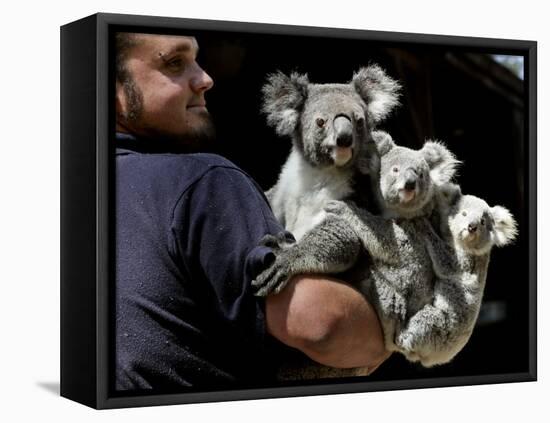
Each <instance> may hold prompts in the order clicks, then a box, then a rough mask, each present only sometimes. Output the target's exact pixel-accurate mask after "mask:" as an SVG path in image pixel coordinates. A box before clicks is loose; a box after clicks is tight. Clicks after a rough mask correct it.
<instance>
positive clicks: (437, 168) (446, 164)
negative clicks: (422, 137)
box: [420, 141, 460, 185]
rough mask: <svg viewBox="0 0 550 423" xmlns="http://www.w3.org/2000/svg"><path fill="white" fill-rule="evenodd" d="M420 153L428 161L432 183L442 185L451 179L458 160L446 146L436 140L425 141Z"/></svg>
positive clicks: (458, 162)
mask: <svg viewBox="0 0 550 423" xmlns="http://www.w3.org/2000/svg"><path fill="white" fill-rule="evenodd" d="M420 153H421V154H422V155H423V156H424V159H425V160H426V162H428V166H429V167H430V176H431V179H432V181H433V182H434V184H436V185H443V184H446V183H448V182H450V181H451V180H452V179H453V177H454V176H455V173H456V168H457V166H458V165H459V164H460V161H459V160H457V159H456V158H455V156H454V154H453V153H451V151H450V150H449V149H448V148H447V147H445V146H444V145H443V144H441V143H439V142H436V141H427V142H426V143H425V144H424V147H422V149H421V150H420Z"/></svg>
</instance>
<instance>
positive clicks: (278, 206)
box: [262, 65, 399, 239]
mask: <svg viewBox="0 0 550 423" xmlns="http://www.w3.org/2000/svg"><path fill="white" fill-rule="evenodd" d="M262 91H263V112H264V113H265V114H266V115H267V122H268V124H269V125H271V126H273V127H275V130H276V132H277V134H278V135H280V136H288V137H290V138H291V139H292V150H291V152H290V155H289V157H288V159H287V161H286V163H285V164H284V166H283V168H282V170H281V174H280V175H279V179H278V181H277V183H276V184H275V185H274V186H273V187H272V188H271V189H270V190H269V191H267V192H266V196H267V198H268V200H269V202H270V204H271V207H272V209H273V212H274V214H275V217H276V218H277V219H278V220H279V222H281V224H282V225H283V226H284V227H285V229H286V230H288V231H290V232H292V234H293V235H294V237H295V238H296V239H300V238H301V237H302V236H303V235H304V234H305V233H306V232H307V231H308V230H309V229H311V228H312V227H313V226H315V225H316V224H318V223H319V222H321V221H322V220H323V219H324V216H325V211H324V206H325V204H326V203H327V202H328V201H329V200H336V199H344V198H346V197H349V196H351V195H352V194H353V191H354V187H353V179H354V173H355V172H356V170H357V163H358V160H359V158H362V160H364V159H365V158H367V157H368V156H369V152H368V148H369V144H372V143H371V142H370V141H371V138H372V133H373V131H374V129H375V127H376V125H377V124H379V123H380V122H381V121H382V120H383V119H384V118H385V117H386V116H387V115H388V114H389V113H390V112H391V110H392V109H393V108H394V107H395V106H396V105H397V104H398V91H399V84H398V83H397V82H396V81H394V80H393V79H392V78H390V77H389V76H388V75H387V74H386V73H385V72H384V71H383V70H382V69H381V68H380V67H379V66H377V65H370V66H367V67H364V68H361V69H359V71H358V72H357V73H355V74H354V75H353V78H352V80H351V81H350V82H349V83H347V84H334V83H333V84H312V83H310V82H309V80H308V77H307V75H298V74H295V73H293V74H292V75H290V77H288V76H286V75H284V74H283V73H280V72H279V73H276V74H273V75H271V76H270V77H269V78H268V82H267V84H266V85H265V86H264V87H263V89H262Z"/></svg>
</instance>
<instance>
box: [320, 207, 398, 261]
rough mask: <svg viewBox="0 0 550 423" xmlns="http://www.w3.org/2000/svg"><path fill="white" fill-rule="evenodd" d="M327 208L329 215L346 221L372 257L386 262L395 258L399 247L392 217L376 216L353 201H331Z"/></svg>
mask: <svg viewBox="0 0 550 423" xmlns="http://www.w3.org/2000/svg"><path fill="white" fill-rule="evenodd" d="M325 210H326V211H327V213H328V215H329V216H331V215H334V216H338V217H339V218H340V219H342V220H343V221H345V222H346V224H347V226H348V228H349V229H351V230H353V231H354V232H355V233H356V234H357V235H356V236H357V237H358V238H359V239H360V241H361V245H362V247H363V248H364V249H366V251H367V252H368V253H369V255H370V256H371V257H373V258H376V259H379V260H381V261H384V262H386V263H391V262H393V261H394V260H395V257H393V256H394V251H396V249H397V248H398V247H397V245H396V240H395V237H394V222H393V221H392V220H391V219H386V218H383V217H380V216H375V215H373V214H371V213H369V212H368V211H367V210H364V209H361V208H359V207H357V206H356V205H355V204H353V203H352V202H344V201H330V202H329V203H328V205H327V206H326V207H325ZM349 229H348V230H349Z"/></svg>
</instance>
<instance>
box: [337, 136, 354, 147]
mask: <svg viewBox="0 0 550 423" xmlns="http://www.w3.org/2000/svg"><path fill="white" fill-rule="evenodd" d="M351 144H353V138H352V136H351V134H346V133H344V134H339V135H338V138H336V145H337V146H338V147H351Z"/></svg>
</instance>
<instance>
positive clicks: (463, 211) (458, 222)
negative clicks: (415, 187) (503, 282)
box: [396, 184, 517, 366]
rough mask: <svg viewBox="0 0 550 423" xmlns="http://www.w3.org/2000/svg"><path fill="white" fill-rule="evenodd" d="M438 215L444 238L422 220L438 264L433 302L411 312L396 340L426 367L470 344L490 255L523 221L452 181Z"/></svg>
mask: <svg viewBox="0 0 550 423" xmlns="http://www.w3.org/2000/svg"><path fill="white" fill-rule="evenodd" d="M437 200H438V208H437V213H436V214H437V217H438V219H437V220H439V226H440V231H441V234H442V236H443V240H442V239H441V238H440V237H439V236H438V235H437V234H436V233H435V231H434V230H433V227H432V226H431V225H430V224H428V223H427V221H425V220H423V221H420V222H419V225H420V228H421V230H422V232H423V233H424V234H425V236H426V241H427V245H428V250H429V251H430V256H431V257H432V260H433V263H434V271H435V273H436V277H437V278H436V281H435V284H434V296H433V301H432V302H431V303H429V304H427V305H425V306H424V307H423V308H422V309H421V310H419V311H418V312H417V313H416V314H414V315H413V316H411V318H410V319H409V320H408V322H407V325H406V326H405V327H404V328H403V330H402V331H401V333H400V334H399V336H398V337H397V340H396V344H397V345H398V346H399V347H400V348H402V349H403V350H404V351H405V354H406V355H407V356H408V357H409V358H410V359H412V360H418V361H420V362H421V363H422V364H423V365H424V366H433V365H436V364H443V363H446V362H448V361H450V360H451V359H452V358H453V357H454V356H455V355H456V354H457V353H458V352H459V351H460V350H461V349H462V348H463V347H464V345H466V343H467V342H468V340H469V339H470V336H471V334H472V331H473V329H474V325H475V323H476V320H477V317H478V315H479V309H480V306H481V300H482V297H483V291H484V288H485V281H486V279H487V269H488V266H489V259H490V253H491V249H492V247H493V246H497V247H501V246H504V245H507V244H509V243H510V242H512V241H513V240H514V239H515V237H516V236H517V225H516V222H515V220H514V218H513V216H512V215H511V214H510V212H509V211H508V210H507V209H505V208H504V207H502V206H494V207H489V205H488V204H487V203H486V202H485V201H484V200H482V199H480V198H478V197H475V196H473V195H462V193H461V190H460V187H459V186H458V185H455V184H448V185H446V186H444V187H441V188H440V190H439V192H438V195H437Z"/></svg>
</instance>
